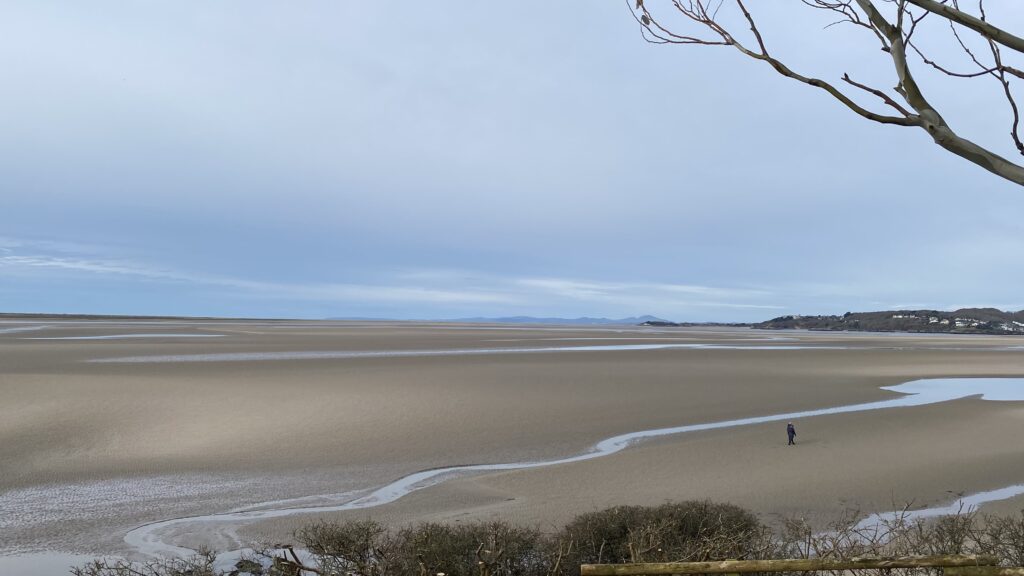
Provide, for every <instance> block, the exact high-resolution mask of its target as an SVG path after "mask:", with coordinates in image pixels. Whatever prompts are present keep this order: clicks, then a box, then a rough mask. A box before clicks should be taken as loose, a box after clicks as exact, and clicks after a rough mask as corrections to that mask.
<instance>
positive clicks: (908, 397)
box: [122, 346, 1024, 556]
mask: <svg viewBox="0 0 1024 576" xmlns="http://www.w3.org/2000/svg"><path fill="white" fill-rule="evenodd" d="M652 347H653V346H652ZM657 347H665V346H657ZM602 348H603V347H602ZM122 361H123V360H122ZM172 361H173V360H172ZM882 389H883V390H888V391H891V392H896V393H899V394H902V396H899V397H897V398H893V399H890V400H880V401H876V402H865V403H861V404H850V405H846V406H836V407H832V408H822V409H817V410H804V411H799V412H788V413H782V414H771V415H767V416H755V417H750V418H739V419H735V420H724V421H720V422H709V423H704V424H689V425H685V426H675V427H670V428H656V429H651V430H641V431H638V432H630V433H628V434H620V435H618V436H613V437H611V438H606V439H604V440H601V441H600V442H598V443H597V444H595V445H594V446H593V447H592V448H591V449H590V450H588V451H586V452H583V453H581V454H576V455H573V456H568V457H565V458H558V459H554V460H539V461H526V462H507V463H500V464H478V465H467V466H450V467H446V468H439V469H434V470H424V471H421V472H416V473H414V474H410V475H408V476H404V477H402V478H399V479H397V480H395V481H393V482H391V483H389V484H386V485H384V486H381V487H379V488H376V489H375V490H373V491H372V492H370V493H369V494H366V495H363V496H360V497H357V498H354V499H351V500H347V501H344V502H339V503H337V504H332V505H326V506H298V507H280V506H279V507H277V508H270V509H263V510H235V511H229V512H224V513H219V514H208V515H203V516H191V517H185V518H175V519H170V520H163V521H160V522H154V523H151V524H146V525H144V526H140V527H138V528H135V529H134V530H131V531H130V532H128V533H127V534H126V535H125V538H124V541H125V543H126V544H128V545H129V546H130V547H131V548H132V549H134V550H136V551H137V552H139V553H141V554H145V555H149V556H161V555H162V556H187V555H190V554H193V553H194V551H193V550H191V549H189V548H185V547H182V546H177V545H175V544H173V543H171V542H167V541H164V540H163V539H162V536H163V532H165V531H166V530H168V529H169V528H172V527H175V526H179V525H185V524H196V523H225V524H228V525H229V526H228V527H229V528H230V527H232V526H234V525H237V524H239V523H248V522H252V521H256V520H263V519H267V518H279V517H282V516H293V515H299V514H309V513H322V512H333V511H343V510H360V509H366V508H373V507H376V506H381V505H384V504H388V503H390V502H394V501H396V500H398V499H399V498H402V497H403V496H405V495H407V494H409V493H411V492H414V491H416V490H420V489H423V488H426V487H428V486H433V485H436V484H439V483H441V482H444V481H447V480H450V479H452V478H457V477H461V476H465V475H469V474H474V473H481V472H489V471H502V470H522V469H528V468H540V467H543V466H554V465H557V464H569V463H572V462H581V461H584V460H591V459H594V458H601V457H603V456H608V455H610V454H615V453H616V452H619V451H621V450H624V449H625V448H627V447H629V446H630V445H632V444H634V443H636V442H639V441H642V440H646V439H650V438H657V437H661V436H669V435H674V434H684V433H687V432H697V431H703V430H716V429H719V428H730V427H734V426H747V425H752V424H761V423H765V422H775V421H779V420H795V419H799V418H809V417H812V416H824V415H829V414H843V413H848V412H862V411H866V410H882V409H887V408H902V407H910V406H923V405H926V404H935V403H938V402H947V401H950V400H957V399H960V398H967V397H972V396H980V397H981V398H982V399H983V400H991V401H1024V378H939V379H926V380H914V381H911V382H906V383H904V384H899V385H896V386H886V387H883V388H882ZM1022 493H1024V485H1019V486H1010V487H1007V488H1003V489H1000V490H993V491H989V492H982V493H978V494H973V495H970V496H967V497H964V498H963V499H962V500H963V501H964V502H965V503H966V504H967V505H973V506H977V505H980V504H983V503H985V502H991V501H995V500H1001V499H1006V498H1011V497H1013V496H1017V495H1019V494H1022ZM345 498H347V496H346V497H345ZM257 506H259V505H257ZM957 507H958V504H956V503H954V504H953V505H952V506H949V507H946V506H943V507H938V508H933V509H928V510H919V511H916V514H917V516H919V517H927V516H934V515H940V514H943V513H951V512H955V511H956V509H957ZM250 508H252V507H250ZM930 511H934V512H930ZM890 514H891V513H890ZM878 517H879V516H877V515H876V516H874V517H872V518H875V521H876V522H877V519H878ZM869 520H870V518H869ZM866 521H867V520H866ZM236 553H237V551H236Z"/></svg>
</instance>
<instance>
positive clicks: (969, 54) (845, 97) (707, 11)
mask: <svg viewBox="0 0 1024 576" xmlns="http://www.w3.org/2000/svg"><path fill="white" fill-rule="evenodd" d="M973 1H975V0H972V2H973ZM976 1H977V4H972V6H970V7H968V6H967V5H966V2H962V1H961V0H799V2H800V3H802V4H803V5H804V6H805V7H807V8H808V9H816V10H820V11H823V12H825V13H827V14H828V15H829V16H830V17H831V18H830V21H831V24H829V26H832V25H844V26H855V27H857V28H858V29H863V32H864V39H865V41H870V42H872V43H876V44H879V45H880V47H881V50H882V52H884V55H885V61H886V64H885V65H886V66H890V65H891V67H892V71H893V72H894V74H893V80H894V82H895V86H894V87H893V88H891V89H888V90H885V89H881V88H879V87H877V86H870V85H868V84H866V83H862V82H860V81H858V80H857V79H855V78H852V77H850V75H849V74H846V73H842V74H841V75H839V74H837V78H838V80H839V81H836V82H829V81H826V80H823V79H820V78H814V77H810V76H805V75H803V74H801V73H799V72H797V71H795V70H793V69H792V68H790V67H789V66H787V65H786V64H785V63H784V62H783V61H782V60H780V59H778V58H777V57H776V54H775V53H774V52H772V51H771V49H770V45H771V42H770V39H769V38H766V36H765V35H763V34H762V30H761V29H760V28H759V27H758V24H757V20H756V17H755V15H754V14H753V13H752V11H751V10H750V9H748V7H747V5H746V4H747V3H750V4H751V6H756V9H757V10H760V11H762V12H763V11H769V10H771V11H776V10H781V9H784V8H786V7H787V6H786V5H792V4H795V3H796V0H790V2H786V3H784V2H782V1H781V0H763V1H761V2H757V3H756V5H755V3H754V2H752V1H751V0H748V2H746V3H745V2H744V1H743V0H635V2H636V5H635V7H634V10H633V15H634V16H635V17H636V20H637V22H638V23H639V24H640V26H641V32H642V34H643V36H644V38H645V39H646V40H647V41H649V42H653V43H657V44H697V45H704V46H731V47H733V48H735V49H737V50H739V51H740V52H741V53H743V54H745V55H746V56H749V57H750V58H753V59H755V60H760V61H762V62H764V63H766V64H768V65H769V66H771V67H772V68H774V69H775V71H777V72H778V73H779V74H781V75H782V76H785V77H787V78H791V79H793V80H796V81H797V82H802V83H804V84H807V85H809V86H813V87H815V88H818V89H820V90H823V91H825V92H826V93H828V94H829V95H831V96H832V97H833V98H835V99H836V100H838V101H839V102H841V103H842V104H843V105H845V106H846V107H847V108H849V109H850V110H852V111H853V112H854V113H856V114H858V115H860V116H861V117H863V118H865V119H867V120H871V121H873V122H878V123H881V124H889V125H894V126H906V127H916V128H920V129H922V130H925V131H926V132H928V134H929V135H931V137H932V138H933V139H934V140H935V143H936V144H938V145H939V146H941V147H943V148H944V149H946V150H947V151H949V152H952V153H953V154H956V155H957V156H960V157H962V158H965V159H967V160H969V161H971V162H973V163H975V164H977V165H978V166H981V167H982V168H984V169H986V170H988V171H990V172H992V173H994V174H996V175H998V176H1000V177H1002V178H1004V179H1006V180H1009V181H1011V182H1014V183H1016V184H1018V185H1022V186H1024V165H1022V164H1021V163H1019V162H1020V159H1019V158H1018V160H1017V161H1016V162H1015V161H1012V160H1009V159H1007V158H1005V157H1003V156H1001V155H1000V154H998V153H997V152H995V151H994V150H993V148H992V147H991V146H990V145H987V144H986V145H983V144H979V143H976V142H973V141H971V140H969V139H967V138H965V137H963V136H962V135H961V134H960V133H958V132H957V131H956V130H955V129H954V128H953V127H952V126H951V125H950V124H949V123H947V121H946V119H945V118H944V117H943V115H942V114H941V112H940V110H938V109H937V108H936V106H935V105H934V104H933V102H932V101H931V100H929V97H928V95H927V94H925V90H924V89H923V88H922V86H921V85H920V84H919V82H918V81H917V80H915V73H918V72H922V73H923V71H927V72H929V73H934V74H938V75H943V76H945V77H948V78H949V80H950V81H951V82H970V81H975V82H990V83H991V89H992V90H995V91H997V92H998V94H999V95H1000V99H1001V100H1004V101H1005V108H1004V109H1003V110H994V111H993V113H999V114H1005V115H1006V117H1007V119H1008V123H1009V137H1010V142H1009V143H1010V144H1012V151H1011V153H1012V154H1013V155H1014V158H1017V156H1018V155H1024V142H1022V141H1021V135H1020V110H1019V108H1018V104H1017V101H1016V100H1015V97H1014V93H1013V89H1012V88H1013V85H1014V84H1015V83H1016V82H1017V81H1019V80H1021V79H1024V71H1022V70H1021V67H1018V66H1020V65H1017V66H1015V65H1014V64H1016V62H1015V61H1014V59H1015V58H1020V57H1021V55H1024V38H1021V37H1020V36H1017V35H1014V34H1013V33H1011V32H1009V31H1008V30H1007V29H1006V28H1005V27H1002V26H1000V25H997V24H995V23H992V22H990V21H989V19H988V15H987V14H986V11H985V0H976ZM1006 1H1007V2H1012V3H1016V2H1018V1H1019V0H1006ZM655 2H660V3H661V4H660V5H659V6H658V7H653V4H654V3H655ZM649 4H650V5H651V7H649V6H648V5H649ZM746 28H749V32H747V31H745V30H742V31H741V32H740V33H739V34H737V33H735V31H736V30H741V29H746ZM740 35H742V37H743V38H744V39H742V40H741V39H740ZM923 37H927V38H928V41H927V42H925V41H923ZM936 40H938V41H939V42H944V43H945V44H944V46H945V47H944V48H943V47H941V46H943V45H942V44H939V46H940V48H939V49H936ZM950 53H955V54H956V55H957V57H958V61H956V62H954V61H952V59H951V58H950ZM866 99H869V100H870V101H871V103H870V104H869V103H866V102H867V100H866Z"/></svg>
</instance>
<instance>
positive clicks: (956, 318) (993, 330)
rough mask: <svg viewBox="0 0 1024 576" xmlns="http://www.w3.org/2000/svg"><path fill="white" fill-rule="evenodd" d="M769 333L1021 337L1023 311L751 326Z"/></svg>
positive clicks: (787, 319)
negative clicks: (803, 331) (871, 333)
mask: <svg viewBox="0 0 1024 576" xmlns="http://www.w3.org/2000/svg"><path fill="white" fill-rule="evenodd" d="M752 327H753V328H762V329H769V330H785V329H804V330H852V331H864V332H929V333H932V332H935V333H940V332H949V333H954V334H1022V335H1024V310H1021V311H1019V312H1004V311H1002V310H997V309H995V308H961V309H959V310H954V311H952V312H946V311H940V310H886V311H881V312H847V313H846V314H843V315H842V316H800V315H792V316H779V317H778V318H772V319H771V320H768V321H766V322H760V323H758V324H753V325H752Z"/></svg>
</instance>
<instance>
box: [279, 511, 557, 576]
mask: <svg viewBox="0 0 1024 576" xmlns="http://www.w3.org/2000/svg"><path fill="white" fill-rule="evenodd" d="M296 538H297V539H298V540H299V542H300V543H301V544H302V546H303V547H304V548H305V549H306V550H308V551H309V552H310V553H312V554H313V555H314V556H315V557H316V559H317V563H318V565H319V567H320V568H319V569H320V570H321V571H323V572H326V573H328V574H330V573H337V574H357V575H360V576H389V575H392V574H394V575H398V574H410V575H412V574H431V575H433V574H437V573H440V572H443V573H445V574H448V575H450V576H470V575H480V574H488V575H490V576H530V575H533V574H545V573H546V572H547V566H548V562H547V558H546V557H545V554H544V549H545V539H544V537H543V536H542V535H541V533H540V532H539V531H538V530H535V529H530V528H521V527H516V526H512V525H511V524H508V523H506V522H487V523H482V522H477V523H470V524H464V525H454V526H453V525H448V524H435V523H427V524H419V525H417V526H413V527H409V528H404V529H401V530H398V531H390V530H387V529H386V528H384V527H383V526H382V525H380V524H379V523H377V522H375V521H373V520H355V521H349V522H343V523H328V522H321V523H317V524H313V525H310V526H307V527H305V528H303V529H301V530H299V531H298V532H297V533H296Z"/></svg>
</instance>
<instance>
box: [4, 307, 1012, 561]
mask: <svg viewBox="0 0 1024 576" xmlns="http://www.w3.org/2000/svg"><path fill="white" fill-rule="evenodd" d="M29 328H35V329H31V330H29ZM510 328H511V327H501V326H496V327H473V326H450V325H446V326H437V325H427V324H404V323H403V324H381V323H345V322H332V323H303V322H216V321H207V322H182V323H176V322H148V323H127V324H125V323H117V322H110V323H88V322H86V323H75V322H60V321H52V320H45V321H39V322H33V321H23V322H17V323H4V324H2V325H0V366H2V368H0V395H2V397H3V399H4V402H2V403H0V462H3V467H2V469H0V554H10V553H12V552H17V551H29V550H67V551H80V552H90V553H111V552H113V553H117V552H122V553H123V552H126V549H125V546H124V544H123V542H122V540H121V539H122V538H123V536H124V533H125V532H126V531H127V530H129V529H131V528H134V527H135V526H137V525H139V524H142V523H145V522H151V521H158V520H164V519H167V518H173V517H179V516H183V515H191V514H200V513H210V512H221V511H226V510H230V509H235V508H239V507H243V506H246V505H252V504H257V503H259V502H264V501H268V500H280V499H293V498H302V497H312V498H311V499H309V500H296V501H294V502H293V503H292V504H294V505H296V506H298V505H308V504H310V503H314V504H315V503H318V502H319V503H328V502H331V501H333V500H332V498H333V499H336V500H344V499H346V498H351V497H353V495H358V494H360V493H363V492H364V491H365V490H367V489H372V488H375V487H378V486H380V485H382V484H385V483H387V482H389V481H391V480H394V479H395V478H398V477H400V476H402V475H404V474H408V473H412V472H416V471H419V470H424V469H428V468H434V467H441V466H451V465H458V464H471V463H497V462H511V461H522V460H533V459H552V458H558V457H564V456H568V455H572V454H575V453H579V452H581V451H584V450H586V449H587V448H588V447H590V446H592V445H593V444H594V443H595V442H597V441H599V440H601V439H603V438H607V437H610V436H614V435H617V434H622V433H628V432H634V431H637V430H643V429H650V428H659V427H668V426H678V425H682V424H691V423H701V422H712V421H719V420H728V419H734V418H743V417H750V416H760V415H765V414H773V413H781V412H793V411H800V410H810V409H817V408H825V407H830V406H838V405H844V404H853V403H859V402H871V401H876V400H884V399H888V398H891V397H893V396H895V394H893V393H891V392H886V391H883V390H880V389H879V387H880V386H886V385H894V384H899V383H901V382H905V381H908V380H914V379H919V378H927V377H942V376H1024V350H1011V349H1009V348H1012V347H1018V346H1022V345H1024V338H1021V339H1017V338H995V337H962V336H960V337H957V336H914V335H869V334H823V333H794V332H788V331H787V332H762V331H749V330H742V329H724V330H714V329H644V328H631V327H623V328H611V329H610V328H558V329H550V328H544V329H541V328H528V329H523V328H515V329H510ZM7 329H15V330H7ZM129 334H135V335H142V336H140V337H136V338H121V337H119V336H124V335H129ZM161 334H162V335H163V336H161ZM188 334H196V335H220V337H218V338H189V337H187V335H188ZM93 336H102V337H104V339H81V338H82V337H93ZM69 337H70V338H75V339H62V340H39V339H29V338H69ZM771 338H786V339H787V340H771ZM791 338H796V340H788V339H791ZM598 339H600V340H598ZM609 339H610V340H609ZM658 343H664V344H679V343H704V344H719V345H737V346H744V345H746V346H757V347H759V348H760V347H772V346H778V347H780V348H781V349H775V350H762V349H748V350H734V349H686V348H664V349H647V350H594V351H572V352H570V351H566V352H530V353H521V354H506V353H502V354H472V355H444V356H415V355H408V356H401V357H386V356H383V357H361V358H337V357H336V358H314V359H296V360H245V361H234V362H228V361H215V362H150V363H118V362H113V363H96V362H90V361H91V360H98V359H110V358H120V357H129V356H130V357H137V356H167V355H178V356H182V355H193V354H211V353H215V354H239V353H245V354H250V353H256V352H263V353H274V354H280V353H282V352H303V353H308V352H310V351H323V352H354V351H406V352H408V351H414V350H445V349H449V350H455V349H494V348H541V347H554V346H586V345H595V344H602V345H605V344H607V345H615V344H623V345H629V344H658ZM800 345H806V346H809V347H811V348H809V349H792V347H793V346H800ZM786 348H788V349H786ZM1022 425H1024V403H1018V402H988V401H981V400H977V399H964V400H957V401H953V402H947V403H943V404H937V405H931V406H920V407H913V408H901V409H893V410H886V411H877V412H864V413H852V414H840V415H831V416H821V417H815V418H809V419H807V420H806V421H801V422H798V423H797V428H798V432H799V435H798V437H797V440H798V445H797V446H796V447H787V446H786V445H785V435H784V430H783V428H782V426H780V425H779V424H762V425H752V426H747V427H743V428H735V429H726V430H717V431H706V432H698V433H693V434H687V435H684V436H678V437H669V438H662V439H658V440H652V441H649V442H646V443H643V444H640V445H638V446H636V447H632V448H629V449H627V450H625V451H623V452H620V453H617V454H614V455H612V456H608V457H606V458H601V459H598V460H592V461H587V462H578V463H573V464H565V465H558V466H553V467H549V468H541V469H534V470H518V471H510V472H492V473H487V474H484V475H480V476H475V477H472V478H461V479H455V480H452V481H449V482H446V483H444V484H441V485H437V486H433V487H429V488H425V489H423V490H421V491H418V492H415V493H413V494H410V495H408V496H406V497H404V498H402V499H400V500H399V501H397V502H394V503H392V504H388V505H385V506H383V507H380V508H374V509H372V510H370V511H362V512H346V513H332V514H330V515H329V516H330V517H332V518H343V517H351V516H358V517H364V516H367V515H371V516H373V517H376V518H380V519H383V520H385V521H388V522H392V523H396V524H402V523H406V522H410V521H415V520H422V519H443V520H450V521H459V520H463V519H470V518H492V517H503V518H509V519H513V520H518V521H522V522H526V523H531V524H537V525H541V526H545V527H553V526H556V525H558V524H559V523H561V522H564V521H565V520H567V519H569V518H571V517H572V516H573V515H575V514H577V513H579V512H583V511H589V510H595V509H599V508H602V507H605V506H610V505H615V504H658V503H662V502H665V501H671V500H681V499H688V498H712V499H715V500H722V501H730V502H734V503H737V504H740V505H744V506H748V507H750V508H752V509H754V510H756V511H758V512H760V513H762V514H764V515H766V516H770V515H772V514H801V515H808V516H811V517H813V518H819V519H823V520H824V519H827V518H832V517H835V516H836V515H838V514H839V513H841V511H842V509H843V508H844V507H854V508H858V509H861V510H863V511H864V512H876V511H881V510H887V509H890V508H892V507H893V505H894V504H896V505H897V506H902V505H903V504H904V503H906V502H910V501H913V502H914V503H915V504H916V505H931V504H936V503H941V502H944V501H948V500H950V499H952V498H953V497H954V495H953V493H956V492H968V493H970V492H978V491H983V490H988V489H993V488H998V487H1002V486H1007V485H1011V484H1018V483H1022V482H1024V457H1022V456H1024V446H1021V445H1020V442H1019V441H1018V438H1019V430H1020V429H1021V427H1022ZM325 494H328V495H329V494H334V495H336V496H333V497H331V496H328V497H323V496H321V495H325ZM1016 500H1017V499H1014V500H1011V501H1005V502H1001V503H999V504H998V506H999V507H1000V508H1001V509H1007V508H1012V507H1013V506H1016V505H1017V504H1016ZM311 518H313V515H308V516H301V517H295V518H283V519H277V520H269V521H262V522H259V523H255V524H252V525H243V526H238V527H237V530H235V529H231V530H227V531H225V530H224V529H223V527H217V526H205V527H203V528H202V529H198V528H196V527H194V526H193V527H191V528H185V529H183V530H182V532H183V533H182V534H179V535H177V536H175V537H173V538H172V539H173V540H175V541H176V542H178V543H180V544H185V545H194V544H198V543H202V542H204V541H205V542H206V543H209V544H213V545H214V546H218V547H225V548H227V547H231V546H232V545H234V542H233V541H232V540H233V539H235V538H236V537H237V538H238V539H241V540H246V539H248V538H252V537H260V538H268V539H273V540H283V539H286V538H287V536H288V534H289V533H290V531H291V529H293V528H294V527H295V526H297V525H299V524H301V523H304V522H307V521H309V520H310V519H311ZM235 532H237V536H236V534H235Z"/></svg>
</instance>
